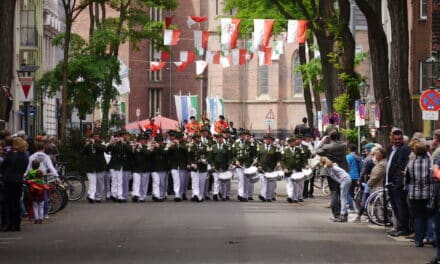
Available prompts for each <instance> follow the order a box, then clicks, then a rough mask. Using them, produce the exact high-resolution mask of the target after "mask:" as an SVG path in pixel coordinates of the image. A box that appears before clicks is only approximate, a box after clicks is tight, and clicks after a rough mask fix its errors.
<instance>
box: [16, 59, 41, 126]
mask: <svg viewBox="0 0 440 264" xmlns="http://www.w3.org/2000/svg"><path fill="white" fill-rule="evenodd" d="M37 70H38V66H36V65H29V64H25V63H23V64H21V65H20V68H19V69H18V70H17V76H18V79H19V81H20V85H21V88H22V89H23V92H24V97H25V98H24V100H23V112H24V131H25V132H26V135H29V133H28V132H29V121H28V120H29V104H30V101H32V100H33V97H34V96H33V94H29V93H33V91H32V87H33V85H34V75H35V71H37Z"/></svg>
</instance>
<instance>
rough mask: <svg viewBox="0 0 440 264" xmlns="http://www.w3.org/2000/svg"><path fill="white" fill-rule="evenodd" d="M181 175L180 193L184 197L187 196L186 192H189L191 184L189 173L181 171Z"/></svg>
mask: <svg viewBox="0 0 440 264" xmlns="http://www.w3.org/2000/svg"><path fill="white" fill-rule="evenodd" d="M179 175H180V193H181V195H182V196H186V192H187V191H188V184H189V180H190V179H189V173H188V171H187V170H185V169H184V170H179Z"/></svg>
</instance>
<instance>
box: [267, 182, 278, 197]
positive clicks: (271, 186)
mask: <svg viewBox="0 0 440 264" xmlns="http://www.w3.org/2000/svg"><path fill="white" fill-rule="evenodd" d="M266 188H267V191H266V199H267V200H271V199H272V198H273V197H274V196H275V190H276V188H277V182H276V181H267V187H266Z"/></svg>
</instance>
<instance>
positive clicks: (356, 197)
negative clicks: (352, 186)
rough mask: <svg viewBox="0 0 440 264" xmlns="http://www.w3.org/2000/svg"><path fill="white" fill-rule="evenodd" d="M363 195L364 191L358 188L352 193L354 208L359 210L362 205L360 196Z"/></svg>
mask: <svg viewBox="0 0 440 264" xmlns="http://www.w3.org/2000/svg"><path fill="white" fill-rule="evenodd" d="M363 196H364V192H363V191H362V190H361V189H360V188H359V189H358V190H357V192H356V193H355V194H354V198H353V200H354V206H355V207H356V210H357V211H358V212H359V211H360V210H361V207H362V197H363Z"/></svg>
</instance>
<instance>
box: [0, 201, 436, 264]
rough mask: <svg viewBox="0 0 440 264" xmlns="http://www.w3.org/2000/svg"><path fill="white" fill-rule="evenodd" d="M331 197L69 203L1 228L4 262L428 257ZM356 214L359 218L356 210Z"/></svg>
mask: <svg viewBox="0 0 440 264" xmlns="http://www.w3.org/2000/svg"><path fill="white" fill-rule="evenodd" d="M326 204H328V202H327V200H326V199H325V198H316V199H309V200H306V202H304V203H302V204H288V203H286V202H285V200H284V199H282V200H281V199H279V200H278V201H277V202H273V203H261V202H257V201H254V202H248V203H240V202H236V201H230V202H204V203H200V204H198V203H192V202H182V203H175V202H172V201H165V202H163V203H153V202H147V203H144V204H134V203H126V204H114V203H110V202H109V203H102V204H88V203H86V202H85V201H81V202H77V203H73V202H72V203H70V204H69V205H68V206H67V208H66V209H65V210H64V211H62V212H60V213H58V214H56V215H54V216H52V217H51V218H50V219H48V220H47V221H46V222H45V223H44V224H42V225H35V224H33V223H29V222H28V221H25V222H24V224H23V226H22V232H20V233H0V263H8V264H9V263H369V264H370V263H424V262H425V261H426V260H428V259H430V258H431V257H432V256H433V255H434V252H435V251H434V249H433V248H432V247H431V246H427V247H425V248H415V247H414V245H413V244H412V243H410V242H409V241H407V240H404V239H397V240H396V239H393V238H391V237H389V236H387V235H386V234H385V229H384V228H373V227H371V226H369V225H368V224H367V223H333V222H331V221H330V220H329V216H330V213H329V209H326V208H324V207H325V205H326ZM352 217H353V216H352Z"/></svg>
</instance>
